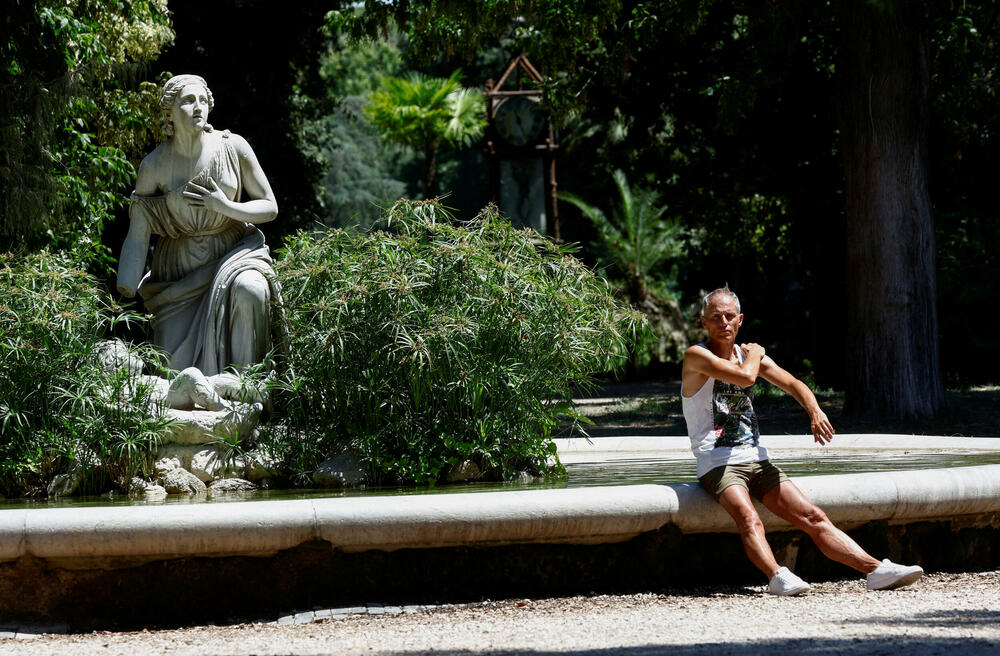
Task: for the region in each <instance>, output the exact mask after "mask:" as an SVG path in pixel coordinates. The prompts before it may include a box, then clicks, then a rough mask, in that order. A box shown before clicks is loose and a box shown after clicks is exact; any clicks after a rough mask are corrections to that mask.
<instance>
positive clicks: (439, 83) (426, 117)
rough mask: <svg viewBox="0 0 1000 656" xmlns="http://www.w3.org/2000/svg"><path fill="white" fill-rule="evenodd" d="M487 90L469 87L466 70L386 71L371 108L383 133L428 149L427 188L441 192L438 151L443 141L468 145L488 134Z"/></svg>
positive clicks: (429, 191) (428, 194)
mask: <svg viewBox="0 0 1000 656" xmlns="http://www.w3.org/2000/svg"><path fill="white" fill-rule="evenodd" d="M483 102H484V98H483V95H482V94H481V93H480V92H479V91H478V90H476V89H470V88H463V87H462V84H461V72H460V71H455V72H454V73H452V74H451V76H450V77H448V78H440V77H430V76H427V75H423V74H422V73H416V72H413V73H410V74H408V75H406V76H404V77H385V78H382V80H381V88H380V89H379V90H378V91H376V92H375V93H373V94H372V96H371V102H370V103H369V104H368V106H367V107H366V108H365V113H366V114H367V116H368V118H370V119H371V121H372V123H373V124H374V125H375V128H376V129H377V130H378V132H379V134H380V135H381V136H382V138H383V139H387V140H389V141H393V142H395V143H398V144H401V145H404V146H409V147H410V148H413V149H414V150H417V151H419V152H422V153H423V155H424V194H425V196H426V197H427V198H433V197H434V196H435V195H436V194H437V180H436V177H437V154H438V151H439V150H440V148H441V145H442V144H448V145H451V146H461V147H464V146H468V145H469V144H470V143H472V142H473V141H474V140H476V139H478V138H479V137H480V136H482V134H483V129H484V128H485V126H486V115H485V112H484V109H483Z"/></svg>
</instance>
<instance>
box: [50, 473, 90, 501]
mask: <svg viewBox="0 0 1000 656" xmlns="http://www.w3.org/2000/svg"><path fill="white" fill-rule="evenodd" d="M82 478H83V477H82V472H81V471H79V470H74V471H71V472H69V473H66V474H56V476H55V477H54V478H53V479H52V480H51V481H49V485H48V487H47V488H46V490H45V491H46V493H47V494H48V495H49V496H50V497H61V496H66V495H70V494H73V493H74V492H76V490H77V488H78V487H80V481H81V479H82Z"/></svg>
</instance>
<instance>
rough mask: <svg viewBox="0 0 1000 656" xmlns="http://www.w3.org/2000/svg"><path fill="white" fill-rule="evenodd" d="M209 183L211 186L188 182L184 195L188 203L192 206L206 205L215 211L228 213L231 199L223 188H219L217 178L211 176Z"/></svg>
mask: <svg viewBox="0 0 1000 656" xmlns="http://www.w3.org/2000/svg"><path fill="white" fill-rule="evenodd" d="M208 184H209V187H210V188H208V187H202V186H201V185H197V184H195V183H193V182H189V183H187V186H186V187H185V188H184V193H183V196H184V198H185V199H186V200H187V203H188V205H191V206H192V207H204V208H206V209H208V210H211V211H213V212H218V213H220V214H226V213H227V212H226V209H227V208H228V206H229V205H228V203H229V199H228V198H226V194H225V193H224V192H223V191H222V189H219V185H218V184H216V182H215V178H209V179H208Z"/></svg>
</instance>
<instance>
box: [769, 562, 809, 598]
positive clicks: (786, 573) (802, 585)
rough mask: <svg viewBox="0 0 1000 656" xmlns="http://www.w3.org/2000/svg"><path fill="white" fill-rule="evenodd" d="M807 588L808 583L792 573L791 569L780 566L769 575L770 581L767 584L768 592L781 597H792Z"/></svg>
mask: <svg viewBox="0 0 1000 656" xmlns="http://www.w3.org/2000/svg"><path fill="white" fill-rule="evenodd" d="M808 589H809V584H808V583H806V582H805V581H803V580H802V579H800V578H799V577H797V576H795V574H792V571H791V570H790V569H788V568H787V567H782V568H781V569H779V570H778V571H777V572H775V573H774V576H772V577H771V582H770V583H768V584H767V591H768V592H769V593H770V594H773V595H780V596H782V597H794V596H795V595H800V594H802V593H803V592H805V591H807V590H808Z"/></svg>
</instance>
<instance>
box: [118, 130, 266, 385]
mask: <svg viewBox="0 0 1000 656" xmlns="http://www.w3.org/2000/svg"><path fill="white" fill-rule="evenodd" d="M219 141H220V146H219V148H218V150H217V151H216V153H215V155H214V156H213V158H212V160H211V163H210V164H209V165H208V166H206V167H205V168H204V169H203V170H202V171H200V172H199V173H198V174H197V175H195V176H194V177H193V178H191V180H190V182H193V183H195V184H197V185H200V186H202V187H206V188H211V184H210V183H209V181H208V179H209V178H210V177H211V178H213V179H214V180H215V182H216V183H217V184H218V185H219V188H220V189H222V190H223V192H224V193H225V194H226V196H227V197H228V198H229V199H230V200H239V198H240V195H241V193H242V189H243V184H242V180H241V179H240V164H239V159H238V156H237V154H236V150H235V149H234V148H233V146H232V141H231V140H230V139H229V132H228V131H226V132H223V133H222V139H220V140H219ZM186 186H187V183H185V184H182V185H179V186H178V187H177V188H175V189H171V190H170V191H168V192H167V193H166V194H164V195H162V196H139V195H137V194H134V193H133V194H132V205H131V209H130V214H131V217H132V218H133V220H134V219H135V217H136V216H139V217H142V219H143V220H145V221H146V222H147V223H148V225H149V229H150V232H151V233H152V234H157V235H160V240H159V242H158V243H157V244H156V247H155V249H154V252H153V265H152V269H151V270H150V271H149V273H147V274H146V275H145V276H144V277H143V279H142V281H141V282H140V283H139V294H140V295H141V296H142V298H143V301H144V302H145V305H146V309H147V310H149V311H150V312H151V313H152V314H153V322H152V324H153V342H154V343H155V344H156V345H157V346H159V347H161V348H163V349H164V350H165V351H166V352H167V353H169V354H170V367H171V368H172V369H177V370H181V369H185V368H187V367H197V368H198V369H200V370H201V371H202V373H204V374H205V375H206V376H211V375H214V374H217V373H220V372H221V371H222V370H224V369H225V368H226V366H227V365H229V364H230V363H231V362H232V358H231V346H230V342H231V340H230V333H231V325H230V322H231V320H232V317H233V314H234V310H235V308H234V307H233V302H234V297H233V295H232V294H231V293H230V290H231V289H232V284H233V282H234V281H235V280H236V277H237V276H238V275H240V274H241V273H243V272H245V271H258V272H260V273H261V274H263V275H264V278H265V279H266V280H267V281H268V284H269V285H270V288H271V289H270V291H271V302H272V303H275V302H280V301H279V299H280V294H279V290H278V287H277V283H276V282H275V277H274V270H273V268H272V266H271V256H270V254H269V252H268V249H267V246H266V245H265V244H264V235H263V233H261V231H260V230H259V229H258V228H257V227H256V226H255V225H253V224H250V223H244V222H242V221H235V220H233V219H231V218H229V217H227V216H225V215H223V214H219V213H218V212H213V211H211V210H209V209H207V208H205V207H194V206H191V205H188V203H187V202H186V200H185V199H184V196H183V192H184V189H185V187H186ZM264 317H265V319H264V325H261V326H259V327H258V331H259V332H258V337H259V338H260V339H263V340H267V343H265V345H264V348H263V349H260V350H261V351H262V352H266V351H267V348H268V344H269V343H270V339H271V330H270V314H269V312H264Z"/></svg>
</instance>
